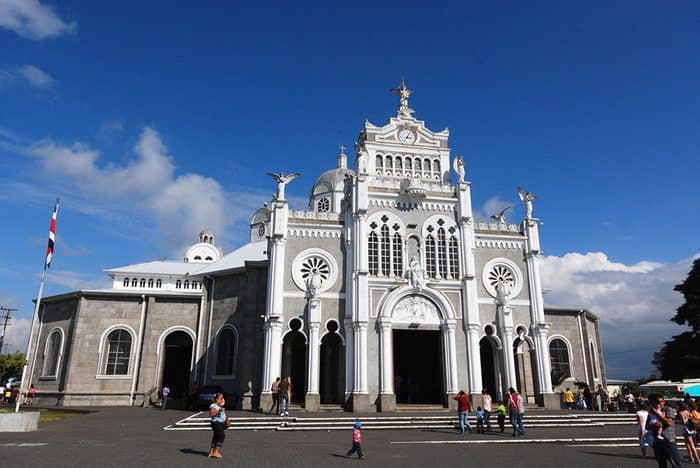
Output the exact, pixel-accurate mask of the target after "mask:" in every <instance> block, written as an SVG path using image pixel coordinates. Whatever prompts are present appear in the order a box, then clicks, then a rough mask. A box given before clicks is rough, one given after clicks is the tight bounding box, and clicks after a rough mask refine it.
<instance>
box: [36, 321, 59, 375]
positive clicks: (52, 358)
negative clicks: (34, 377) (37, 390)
mask: <svg viewBox="0 0 700 468" xmlns="http://www.w3.org/2000/svg"><path fill="white" fill-rule="evenodd" d="M62 341H63V335H62V334H61V331H60V330H54V331H53V332H51V335H49V339H48V340H47V342H46V348H44V369H43V371H42V373H41V375H42V376H46V377H55V376H56V371H57V370H58V360H59V357H60V355H61V346H62V344H63V343H62Z"/></svg>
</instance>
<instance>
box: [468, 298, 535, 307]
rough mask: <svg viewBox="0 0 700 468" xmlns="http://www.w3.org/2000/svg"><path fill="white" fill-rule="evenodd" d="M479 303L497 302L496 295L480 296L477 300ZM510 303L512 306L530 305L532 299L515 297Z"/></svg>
mask: <svg viewBox="0 0 700 468" xmlns="http://www.w3.org/2000/svg"><path fill="white" fill-rule="evenodd" d="M476 302H477V303H478V304H495V305H498V304H497V303H496V298H494V297H488V298H487V297H480V298H478V299H477V300H476ZM510 305H512V306H523V307H530V301H529V300H527V299H513V300H512V301H510Z"/></svg>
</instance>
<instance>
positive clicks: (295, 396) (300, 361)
mask: <svg viewBox="0 0 700 468" xmlns="http://www.w3.org/2000/svg"><path fill="white" fill-rule="evenodd" d="M281 377H282V378H284V377H289V378H290V379H291V381H292V400H291V402H292V403H298V404H303V403H304V398H305V396H306V339H305V338H304V335H303V334H302V333H301V332H300V331H298V329H297V331H290V332H289V333H287V334H286V335H285V337H284V343H283V345H282V375H281Z"/></svg>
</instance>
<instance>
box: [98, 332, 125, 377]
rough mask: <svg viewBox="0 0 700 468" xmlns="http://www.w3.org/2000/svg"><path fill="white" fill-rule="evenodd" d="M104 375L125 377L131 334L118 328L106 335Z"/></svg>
mask: <svg viewBox="0 0 700 468" xmlns="http://www.w3.org/2000/svg"><path fill="white" fill-rule="evenodd" d="M105 349H106V351H107V353H106V359H105V366H104V374H105V375H127V374H128V373H129V359H130V358H131V334H129V332H128V331H126V330H125V329H123V328H118V329H117V330H114V331H112V332H110V334H109V335H107V343H106V348H105Z"/></svg>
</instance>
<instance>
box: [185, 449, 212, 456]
mask: <svg viewBox="0 0 700 468" xmlns="http://www.w3.org/2000/svg"><path fill="white" fill-rule="evenodd" d="M180 452H182V453H184V454H186V455H201V456H203V457H206V456H207V455H209V452H205V451H204V450H195V449H191V448H184V449H180Z"/></svg>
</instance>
